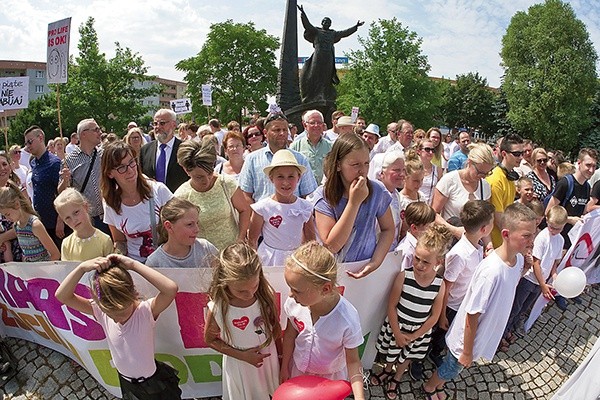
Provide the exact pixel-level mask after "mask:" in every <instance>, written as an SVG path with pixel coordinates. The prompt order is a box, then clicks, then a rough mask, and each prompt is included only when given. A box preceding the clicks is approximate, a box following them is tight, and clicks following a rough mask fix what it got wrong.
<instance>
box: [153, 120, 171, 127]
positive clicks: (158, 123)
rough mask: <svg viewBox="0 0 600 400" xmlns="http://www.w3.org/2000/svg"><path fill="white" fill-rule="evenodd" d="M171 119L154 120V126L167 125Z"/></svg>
mask: <svg viewBox="0 0 600 400" xmlns="http://www.w3.org/2000/svg"><path fill="white" fill-rule="evenodd" d="M169 122H171V121H153V122H152V126H159V125H160V126H165V125H166V124H168V123H169Z"/></svg>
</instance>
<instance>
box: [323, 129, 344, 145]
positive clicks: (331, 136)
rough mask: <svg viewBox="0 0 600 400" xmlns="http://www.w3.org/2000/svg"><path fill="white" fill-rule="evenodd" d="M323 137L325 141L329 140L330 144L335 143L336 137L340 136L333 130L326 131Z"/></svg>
mask: <svg viewBox="0 0 600 400" xmlns="http://www.w3.org/2000/svg"><path fill="white" fill-rule="evenodd" d="M323 135H324V137H325V139H327V140H329V141H330V142H331V143H333V142H335V140H336V139H337V138H338V136H340V135H339V134H337V133H335V132H334V131H333V129H328V130H326V131H325V132H324V133H323Z"/></svg>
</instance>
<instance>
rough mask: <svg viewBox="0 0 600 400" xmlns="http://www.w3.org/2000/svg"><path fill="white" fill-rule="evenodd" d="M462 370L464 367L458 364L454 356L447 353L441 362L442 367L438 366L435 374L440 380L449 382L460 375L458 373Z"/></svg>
mask: <svg viewBox="0 0 600 400" xmlns="http://www.w3.org/2000/svg"><path fill="white" fill-rule="evenodd" d="M464 368H465V367H464V366H463V365H462V364H461V363H459V362H458V359H457V358H456V357H454V354H452V353H451V352H450V351H448V353H447V354H446V356H445V357H444V359H443V360H442V365H440V367H439V368H438V369H437V374H438V376H439V377H440V378H441V379H443V380H445V381H451V380H452V379H454V378H456V377H457V376H458V375H460V372H461V371H462V370H463V369H464Z"/></svg>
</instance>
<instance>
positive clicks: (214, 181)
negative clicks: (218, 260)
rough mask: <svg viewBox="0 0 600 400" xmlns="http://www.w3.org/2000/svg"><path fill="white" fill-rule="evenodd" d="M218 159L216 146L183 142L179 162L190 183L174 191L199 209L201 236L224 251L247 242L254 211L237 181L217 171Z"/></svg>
mask: <svg viewBox="0 0 600 400" xmlns="http://www.w3.org/2000/svg"><path fill="white" fill-rule="evenodd" d="M216 160H217V154H216V150H215V146H214V144H212V143H210V142H209V141H206V140H203V141H202V143H198V142H194V141H191V140H188V141H186V142H183V143H182V144H181V145H180V146H179V150H178V151H177V162H178V163H179V165H181V167H182V168H183V169H184V170H185V172H186V173H187V174H188V176H189V177H190V180H189V181H187V182H185V183H183V184H182V185H181V186H180V187H179V188H178V189H177V190H176V191H175V196H177V197H179V198H182V199H185V200H188V201H189V202H191V203H192V204H195V205H196V206H198V207H200V216H199V218H198V225H199V227H200V233H199V237H202V238H204V239H206V240H208V241H209V242H211V243H212V244H214V245H215V247H216V248H218V249H219V250H223V249H224V248H225V247H227V246H229V245H230V244H233V243H235V242H243V241H245V240H246V232H247V231H248V227H249V226H250V215H251V214H252V210H251V209H250V206H249V205H248V203H247V202H246V200H245V198H244V194H243V193H242V191H241V190H240V189H239V187H238V184H237V182H236V180H235V179H234V178H233V177H232V176H231V175H226V174H222V175H219V174H217V173H216V172H215V171H214V168H215V163H216Z"/></svg>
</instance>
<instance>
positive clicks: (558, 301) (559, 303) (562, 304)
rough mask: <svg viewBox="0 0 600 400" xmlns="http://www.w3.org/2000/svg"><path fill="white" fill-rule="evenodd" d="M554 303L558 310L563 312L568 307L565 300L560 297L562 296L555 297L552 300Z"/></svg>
mask: <svg viewBox="0 0 600 400" xmlns="http://www.w3.org/2000/svg"><path fill="white" fill-rule="evenodd" d="M554 301H555V302H556V306H557V307H558V308H560V309H561V310H563V311H567V306H568V305H567V300H566V299H565V298H564V297H562V296H556V297H555V298H554Z"/></svg>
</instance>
